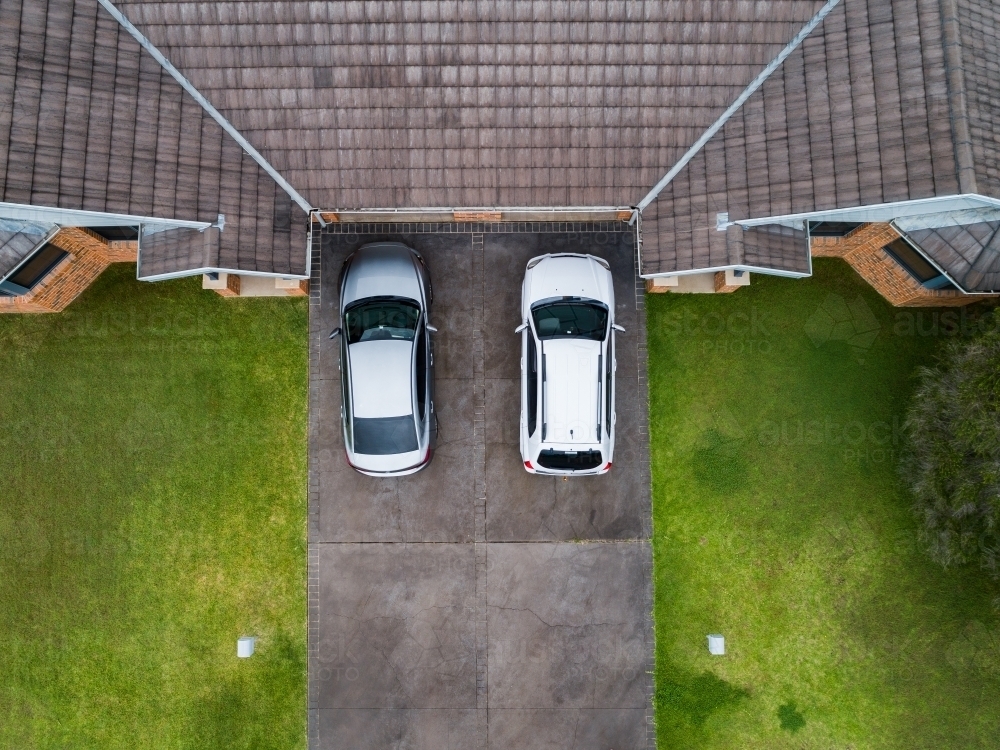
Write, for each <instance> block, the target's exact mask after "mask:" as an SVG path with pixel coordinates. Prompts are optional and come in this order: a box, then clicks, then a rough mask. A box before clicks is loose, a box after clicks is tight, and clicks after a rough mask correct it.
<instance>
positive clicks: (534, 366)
mask: <svg viewBox="0 0 1000 750" xmlns="http://www.w3.org/2000/svg"><path fill="white" fill-rule="evenodd" d="M525 335H526V336H527V337H528V355H527V356H528V361H527V362H525V366H526V367H527V373H528V386H527V389H528V405H527V410H528V434H529V435H534V434H535V428H536V427H537V426H538V347H537V346H535V337H534V336H533V335H532V333H531V331H530V330H528V331H525Z"/></svg>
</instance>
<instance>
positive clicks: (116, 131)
mask: <svg viewBox="0 0 1000 750" xmlns="http://www.w3.org/2000/svg"><path fill="white" fill-rule="evenodd" d="M0 69H2V70H4V71H12V72H13V74H12V75H4V76H2V77H0V165H2V166H0V200H3V201H6V202H11V203H20V204H30V205H40V206H55V207H59V208H64V209H82V210H88V211H100V212H109V213H120V214H131V215H136V216H155V217H163V218H173V219H182V220H188V221H201V222H214V221H216V218H217V217H218V215H219V214H224V215H225V216H226V222H227V229H226V231H223V232H222V234H221V235H220V243H219V246H218V256H219V257H218V265H220V266H222V267H226V268H234V269H242V270H259V271H267V272H277V273H288V274H300V273H303V272H304V270H305V258H306V249H305V239H304V229H302V230H301V231H300V232H299V233H300V234H301V235H302V236H301V237H297V238H296V242H295V243H293V242H291V236H290V232H289V231H288V228H287V224H288V220H287V216H288V215H289V213H290V212H291V209H290V208H289V207H288V205H287V204H288V203H289V199H288V197H287V196H286V195H285V194H284V193H283V192H282V191H280V189H276V185H275V184H274V182H273V180H271V179H270V177H268V176H267V175H266V174H265V173H264V172H263V171H262V170H261V169H260V168H259V167H258V165H257V164H256V163H255V162H254V161H253V160H252V159H251V158H250V157H249V156H248V155H247V154H246V153H245V152H244V151H243V150H242V149H241V148H240V147H239V145H238V144H237V143H235V142H234V141H233V140H232V139H231V138H230V137H228V135H227V134H225V133H224V132H223V131H222V129H221V128H220V127H219V125H218V124H217V123H216V122H215V121H214V120H212V119H211V117H209V116H208V115H207V114H206V113H205V111H204V110H203V109H202V108H201V107H200V106H199V105H198V103H197V102H196V101H194V99H192V97H191V96H190V95H188V94H187V93H186V92H184V91H183V89H182V88H181V87H180V86H179V85H178V84H177V82H176V81H175V80H174V79H173V78H171V77H170V75H169V74H168V73H167V72H166V71H164V70H163V68H161V67H160V65H159V64H158V63H157V62H156V61H155V60H154V59H153V58H152V57H150V55H149V54H148V53H146V52H145V51H144V50H142V49H141V48H140V47H139V45H138V43H137V42H136V41H135V40H134V39H133V38H132V37H131V36H130V35H129V34H128V33H127V32H126V31H125V30H124V29H122V28H121V26H120V25H119V24H118V22H117V21H116V20H115V19H114V18H113V17H112V16H111V15H109V14H108V13H107V12H106V11H105V10H104V9H103V8H101V7H99V5H98V3H97V2H96V0H60V1H59V2H49V3H46V2H42V0H11V2H7V1H6V0H5V2H4V3H3V4H2V6H0ZM295 210H298V209H297V207H296V209H295ZM298 213H299V214H301V213H302V212H301V211H299V212H298ZM275 217H278V220H277V221H276V219H275ZM303 221H304V215H302V216H301V220H300V221H299V222H297V223H298V224H302V222H303ZM276 223H277V224H282V227H280V229H281V231H277V230H276V228H275V225H276ZM143 266H144V269H145V268H147V267H149V268H156V269H157V270H158V271H159V272H176V271H183V270H185V266H184V264H183V263H178V262H177V261H176V259H174V260H170V259H164V258H157V257H155V255H149V256H144V257H143Z"/></svg>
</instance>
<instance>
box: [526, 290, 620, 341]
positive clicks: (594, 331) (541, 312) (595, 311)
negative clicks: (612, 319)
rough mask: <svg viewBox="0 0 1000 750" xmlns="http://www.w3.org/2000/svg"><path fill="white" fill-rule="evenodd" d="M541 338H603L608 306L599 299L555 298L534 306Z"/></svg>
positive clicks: (606, 324)
mask: <svg viewBox="0 0 1000 750" xmlns="http://www.w3.org/2000/svg"><path fill="white" fill-rule="evenodd" d="M531 314H532V315H533V316H534V318H535V330H536V331H538V338H540V339H542V340H543V341H544V340H545V339H555V338H583V339H592V340H593V341H603V340H604V335H605V333H606V332H607V328H608V308H606V307H604V306H603V305H601V304H600V303H599V302H580V301H575V300H574V301H566V302H552V303H549V304H543V305H538V306H536V307H535V308H534V309H532V311H531Z"/></svg>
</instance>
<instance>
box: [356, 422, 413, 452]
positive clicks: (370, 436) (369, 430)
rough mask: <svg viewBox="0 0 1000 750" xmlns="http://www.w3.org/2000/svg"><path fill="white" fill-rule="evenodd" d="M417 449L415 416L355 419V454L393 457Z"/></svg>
mask: <svg viewBox="0 0 1000 750" xmlns="http://www.w3.org/2000/svg"><path fill="white" fill-rule="evenodd" d="M416 449H417V426H416V425H415V424H414V422H413V415H412V414H407V415H406V416H405V417H376V418H369V419H362V418H361V417H355V419H354V452H355V453H363V454H364V455H366V456H392V455H395V454H396V453H409V452H410V451H415V450H416Z"/></svg>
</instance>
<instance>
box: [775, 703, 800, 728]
mask: <svg viewBox="0 0 1000 750" xmlns="http://www.w3.org/2000/svg"><path fill="white" fill-rule="evenodd" d="M778 721H779V722H781V728H782V729H784V730H785V731H787V732H791V733H792V734H795V733H796V732H797V731H799V730H800V729H802V727H804V726H805V725H806V717H805V716H803V715H802V713H801V712H800V711H799V710H798V708H796V706H795V701H789V702H788V703H786V704H784V705H783V706H779V707H778Z"/></svg>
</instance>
